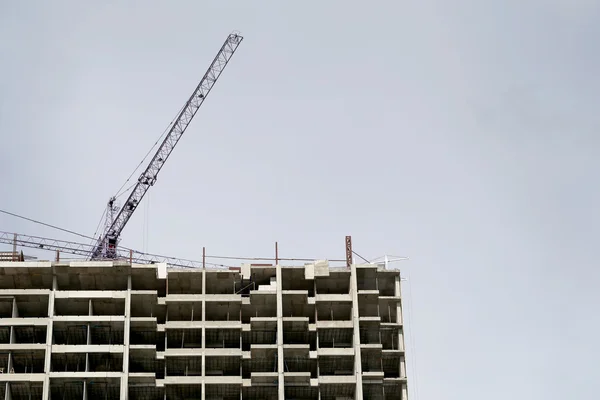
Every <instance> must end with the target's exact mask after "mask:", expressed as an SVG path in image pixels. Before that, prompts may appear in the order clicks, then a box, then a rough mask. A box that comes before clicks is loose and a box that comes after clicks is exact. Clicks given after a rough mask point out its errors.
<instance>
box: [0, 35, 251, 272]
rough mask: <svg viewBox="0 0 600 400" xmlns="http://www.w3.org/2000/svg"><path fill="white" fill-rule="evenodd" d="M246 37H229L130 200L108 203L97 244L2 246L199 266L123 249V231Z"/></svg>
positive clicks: (30, 241)
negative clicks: (119, 203) (120, 203)
mask: <svg viewBox="0 0 600 400" xmlns="http://www.w3.org/2000/svg"><path fill="white" fill-rule="evenodd" d="M242 40H243V37H242V36H241V35H239V34H237V33H232V34H230V35H228V36H227V39H225V42H224V43H223V45H222V46H221V48H220V50H219V52H218V53H217V55H216V56H215V58H214V59H213V61H212V63H211V64H210V66H209V67H208V70H207V71H206V73H205V74H204V76H203V77H202V79H201V80H200V83H199V84H198V86H197V87H196V89H195V90H194V91H193V93H192V94H191V96H190V97H189V98H188V100H187V101H186V103H185V105H184V106H183V108H182V109H181V111H180V112H179V114H177V117H176V118H175V119H174V120H173V123H172V124H171V128H170V130H169V132H168V133H167V135H166V136H165V138H164V140H163V141H162V143H161V144H160V146H159V147H158V150H157V151H156V154H154V156H153V157H152V159H151V160H150V163H149V164H148V165H147V167H146V169H145V170H144V172H142V174H141V175H140V176H139V178H138V180H137V182H136V183H135V186H134V187H133V190H132V191H131V193H130V195H129V197H128V198H127V200H126V201H125V202H124V204H123V206H122V207H119V206H118V205H117V203H116V198H115V197H114V196H113V197H111V198H110V199H109V201H108V204H107V212H106V221H105V225H104V230H103V232H102V234H101V235H100V237H99V238H98V239H97V241H96V243H95V244H94V245H84V244H81V243H75V242H67V241H61V240H54V239H47V238H42V237H37V236H28V235H17V234H10V233H8V232H0V243H6V244H13V245H14V246H16V245H17V244H18V245H20V246H25V247H33V248H44V249H48V250H56V251H63V252H66V253H70V254H78V255H83V256H86V257H89V258H90V259H91V260H97V259H105V258H108V259H114V258H121V257H125V258H130V259H132V260H133V261H137V262H169V263H171V264H173V265H180V266H195V263H196V264H197V262H194V261H190V260H181V259H175V258H169V257H163V256H157V255H152V254H147V253H141V252H137V251H134V250H131V249H119V248H118V245H119V242H120V236H121V232H122V231H123V229H124V228H125V226H126V225H127V222H128V221H129V219H130V218H131V216H132V215H133V213H134V212H135V210H136V208H137V207H138V205H139V204H140V202H141V200H142V199H143V197H144V195H145V194H146V193H147V192H148V190H149V189H150V187H152V186H153V185H154V184H155V183H156V179H157V177H158V173H159V172H160V170H161V169H162V167H163V166H164V164H165V162H166V161H167V159H168V158H169V156H170V155H171V153H172V152H173V150H174V149H175V146H176V145H177V143H178V142H179V140H180V139H181V136H183V134H184V133H185V130H186V129H187V127H188V126H189V124H190V122H191V121H192V119H193V118H194V116H195V115H196V112H197V111H198V109H199V108H200V106H201V105H202V104H203V103H204V100H206V97H207V96H208V94H209V93H210V91H211V90H212V88H213V86H214V85H215V83H216V82H217V80H218V79H219V76H220V75H221V73H222V72H223V70H224V69H225V67H226V66H227V64H228V63H229V61H230V60H231V57H233V54H234V53H235V51H236V50H237V48H238V46H239V45H240V43H241V42H242Z"/></svg>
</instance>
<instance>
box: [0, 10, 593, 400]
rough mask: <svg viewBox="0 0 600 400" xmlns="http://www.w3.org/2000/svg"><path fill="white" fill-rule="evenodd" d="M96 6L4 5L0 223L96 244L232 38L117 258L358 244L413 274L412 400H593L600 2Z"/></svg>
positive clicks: (304, 253)
mask: <svg viewBox="0 0 600 400" xmlns="http://www.w3.org/2000/svg"><path fill="white" fill-rule="evenodd" d="M101 3H104V2H77V1H54V2H45V1H27V2H26V1H21V2H18V1H0V54H1V56H0V60H1V61H0V137H1V138H2V142H1V143H2V150H1V152H2V154H1V155H0V182H2V189H1V190H0V193H1V194H2V196H1V201H0V208H1V209H7V210H10V211H13V212H17V213H20V214H24V215H27V216H29V217H32V218H37V219H40V220H43V221H47V222H50V223H55V224H57V225H60V226H63V227H66V228H69V229H73V230H75V231H79V232H82V233H85V234H88V235H91V234H93V233H94V229H95V227H96V224H97V222H98V220H99V218H100V215H101V213H102V211H103V210H104V207H105V203H106V201H107V200H108V197H110V196H111V195H112V194H114V193H115V192H116V190H117V189H118V188H119V187H120V186H121V184H122V183H123V182H124V181H125V179H126V178H127V176H128V175H129V173H130V172H131V171H132V170H133V169H134V168H135V166H136V165H137V164H138V163H139V161H140V160H141V159H142V157H143V156H144V154H145V153H146V151H147V150H148V149H149V147H150V146H151V145H152V144H153V143H154V141H155V140H156V138H157V137H158V136H159V135H160V133H161V132H162V130H163V129H164V128H165V126H166V125H167V124H168V123H169V121H171V119H172V117H173V116H174V114H175V113H176V112H177V110H178V109H179V108H180V107H181V106H182V104H183V102H184V101H185V100H186V98H187V96H189V94H190V93H191V91H192V90H193V88H194V87H195V85H196V84H197V82H198V80H199V79H200V78H201V76H202V74H203V73H204V71H205V70H206V68H207V66H208V65H209V63H210V61H211V60H212V58H213V57H214V55H215V54H216V52H217V50H218V48H219V46H220V45H221V44H222V42H223V40H224V39H225V37H226V35H227V34H228V33H229V32H230V31H232V30H239V31H240V32H241V33H242V34H243V35H244V36H245V40H244V42H243V43H242V45H241V46H240V48H239V49H238V52H237V53H236V55H235V56H234V58H233V60H232V63H231V64H230V65H229V66H228V67H227V70H226V71H225V72H224V74H223V76H222V78H221V80H220V81H219V82H218V83H217V86H216V87H215V89H214V91H213V92H212V93H211V95H210V97H209V99H208V100H207V101H206V103H205V104H204V105H203V106H202V109H201V110H200V112H199V114H198V115H197V117H196V119H195V120H194V121H193V122H192V125H191V126H190V128H189V129H188V131H187V133H186V135H185V136H184V137H183V139H182V141H181V142H180V144H179V146H178V148H177V149H176V150H175V152H174V153H173V156H172V158H171V159H169V162H168V164H167V165H166V167H165V168H164V169H163V171H162V172H161V175H160V176H159V179H158V182H157V184H156V186H155V187H154V188H153V189H152V190H151V192H150V195H149V200H148V199H147V200H146V201H144V204H143V205H142V206H141V207H140V209H139V210H138V211H137V214H136V215H134V217H133V218H132V220H131V221H130V224H129V225H128V227H127V228H126V229H125V231H124V233H123V244H125V245H129V246H132V247H135V248H140V249H141V248H142V247H144V245H146V247H147V248H148V250H149V251H153V252H157V253H161V254H168V255H173V256H180V257H187V258H195V259H199V258H200V257H201V248H202V246H206V247H207V251H208V252H209V253H211V254H231V255H253V256H265V255H267V256H269V255H271V254H272V253H273V242H274V241H275V240H278V241H279V242H280V247H281V253H282V255H283V256H288V257H293V256H296V257H315V258H342V257H343V254H344V253H343V251H344V249H343V241H344V235H346V234H351V235H352V236H353V241H354V246H355V250H356V251H357V252H358V253H360V254H362V255H364V256H365V257H368V258H374V257H377V256H380V255H382V254H385V253H393V254H400V255H407V256H410V257H411V261H410V262H407V263H405V264H404V265H403V267H402V270H403V274H404V275H405V276H407V277H408V278H409V281H410V289H411V294H412V296H410V300H412V316H413V318H412V320H411V321H409V327H410V328H411V332H412V333H413V334H414V336H413V337H414V342H415V345H416V353H415V352H414V349H413V348H412V347H411V346H409V351H413V354H409V359H412V356H413V355H416V359H417V367H418V368H417V373H418V382H417V381H415V379H414V376H415V369H414V368H413V365H412V363H410V364H409V367H410V370H409V374H410V375H409V378H410V382H409V383H410V386H409V388H410V391H411V393H412V396H413V397H412V398H413V399H414V398H415V392H417V393H416V394H417V395H418V396H417V399H420V400H434V399H435V400H437V399H461V400H464V399H473V400H480V399H489V400H494V399H506V398H513V399H544V400H552V399H592V398H595V397H597V392H598V390H600V378H599V376H600V367H599V366H598V356H599V355H600V345H599V344H598V343H599V341H598V337H599V334H600V321H599V318H598V305H599V303H600V302H599V300H600V296H599V294H598V286H599V283H600V272H599V269H598V263H597V261H596V252H594V250H596V248H595V247H594V246H595V245H597V244H598V238H599V237H600V229H599V225H600V215H599V212H598V204H599V203H600V189H599V188H598V173H599V171H600V168H599V163H598V161H597V153H598V146H599V144H600V139H598V131H599V130H598V128H599V126H600V114H598V112H597V105H598V102H599V100H600V95H599V90H600V80H599V79H598V72H597V71H598V70H599V68H600V56H599V54H600V52H599V51H598V38H599V37H600V6H599V5H598V4H599V2H597V1H591V0H590V1H578V0H571V1H567V0H550V1H523V0H521V1H503V2H483V1H466V0H465V1H452V2H450V1H441V0H437V1H405V2H399V1H396V2H383V1H380V2H371V3H370V4H369V6H367V5H366V2H349V1H344V2H341V1H330V2H316V1H314V2H312V1H305V2H297V3H295V5H291V4H289V2H227V5H224V4H223V3H225V2H216V1H215V2H193V1H189V2H183V1H179V2H142V1H130V2H111V4H101ZM117 3H118V4H120V5H118V6H117V5H116V4H117ZM148 207H149V209H148V210H147V208H148ZM145 215H147V216H148V217H147V219H146V218H145ZM145 223H147V224H148V228H149V229H148V235H147V242H146V240H145V239H144V229H143V228H144V224H145ZM0 230H8V231H16V232H21V233H29V234H34V235H40V236H49V237H57V238H63V239H71V240H78V238H77V237H71V236H68V235H65V234H63V233H61V232H55V231H52V230H49V229H46V228H43V227H40V226H37V225H34V224H31V223H28V222H25V221H20V220H16V219H14V218H11V217H7V216H5V215H0ZM3 248H5V247H4V246H2V247H0V249H3ZM27 252H28V253H30V254H37V253H35V252H30V251H29V250H27ZM593 252H594V254H593ZM50 256H51V255H46V257H50ZM408 288H409V286H408V284H405V286H404V291H405V295H406V294H407V292H408ZM411 322H412V323H414V324H412V325H411V324H410V323H411Z"/></svg>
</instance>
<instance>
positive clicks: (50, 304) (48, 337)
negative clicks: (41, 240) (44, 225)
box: [42, 268, 58, 400]
mask: <svg viewBox="0 0 600 400" xmlns="http://www.w3.org/2000/svg"><path fill="white" fill-rule="evenodd" d="M52 272H53V274H52V290H51V291H50V294H49V297H48V325H46V354H45V356H44V373H45V374H46V375H45V376H44V387H43V389H42V399H44V400H50V365H51V364H50V361H51V359H52V329H53V319H54V293H55V292H56V290H57V289H58V282H57V280H56V275H55V274H54V268H52Z"/></svg>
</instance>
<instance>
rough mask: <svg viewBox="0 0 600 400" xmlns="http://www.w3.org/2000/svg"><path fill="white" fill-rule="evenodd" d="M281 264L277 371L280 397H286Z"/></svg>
mask: <svg viewBox="0 0 600 400" xmlns="http://www.w3.org/2000/svg"><path fill="white" fill-rule="evenodd" d="M281 275H282V274H281V265H276V266H275V279H276V280H277V372H278V379H277V384H278V395H277V398H278V399H285V382H284V380H283V379H284V378H283V371H284V367H283V365H284V364H283V290H282V287H283V286H282V282H281Z"/></svg>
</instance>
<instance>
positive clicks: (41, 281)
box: [0, 258, 407, 400]
mask: <svg viewBox="0 0 600 400" xmlns="http://www.w3.org/2000/svg"><path fill="white" fill-rule="evenodd" d="M21 259H22V258H21ZM401 310H402V307H401V293H400V275H399V271H398V270H395V269H386V268H385V267H384V266H383V265H377V264H365V265H354V264H353V265H351V266H349V267H347V266H343V267H333V266H330V265H329V264H328V262H326V261H321V262H314V263H310V264H306V265H303V266H282V265H264V264H261V265H244V264H243V265H241V266H240V267H238V268H231V267H230V268H227V269H224V268H221V269H217V268H212V269H211V268H208V267H206V268H200V269H192V268H187V269H186V268H180V267H169V266H167V264H135V263H131V262H127V261H119V260H114V261H82V262H74V261H72V262H26V261H5V262H0V317H1V318H0V398H2V399H7V400H8V399H11V400H20V399H53V400H56V399H61V400H67V399H68V400H74V399H77V400H79V399H83V400H87V399H90V400H95V399H121V400H125V399H129V400H138V399H144V400H153V399H156V400H159V399H161V400H164V399H169V400H170V399H181V400H183V399H186V400H187V399H321V400H326V399H338V400H339V399H401V400H406V399H407V388H406V368H405V358H404V357H405V356H404V336H403V324H402V311H401ZM2 396H3V397H2Z"/></svg>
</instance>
